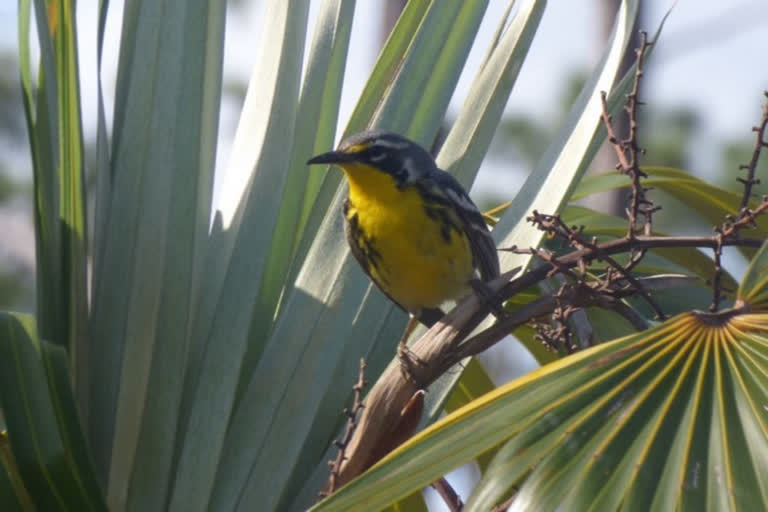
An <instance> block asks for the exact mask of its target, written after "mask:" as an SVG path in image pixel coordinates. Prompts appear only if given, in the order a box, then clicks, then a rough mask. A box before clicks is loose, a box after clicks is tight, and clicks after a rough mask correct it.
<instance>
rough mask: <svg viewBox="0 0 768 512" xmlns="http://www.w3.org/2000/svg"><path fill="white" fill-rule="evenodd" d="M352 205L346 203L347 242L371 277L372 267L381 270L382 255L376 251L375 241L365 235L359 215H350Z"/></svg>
mask: <svg viewBox="0 0 768 512" xmlns="http://www.w3.org/2000/svg"><path fill="white" fill-rule="evenodd" d="M350 204H351V203H350V202H349V200H347V201H346V202H345V203H344V218H345V219H347V224H346V225H347V241H348V242H349V245H350V247H351V248H352V252H353V253H355V255H356V256H357V259H358V261H359V262H360V265H361V266H362V267H363V270H365V272H366V273H367V274H369V275H370V273H371V267H374V268H377V269H378V268H379V263H380V262H381V253H380V252H379V251H378V250H377V249H376V246H375V245H374V241H373V240H372V239H370V238H368V237H366V236H365V235H364V234H363V230H362V229H360V220H359V219H358V216H357V213H352V214H351V215H350V213H349V212H350Z"/></svg>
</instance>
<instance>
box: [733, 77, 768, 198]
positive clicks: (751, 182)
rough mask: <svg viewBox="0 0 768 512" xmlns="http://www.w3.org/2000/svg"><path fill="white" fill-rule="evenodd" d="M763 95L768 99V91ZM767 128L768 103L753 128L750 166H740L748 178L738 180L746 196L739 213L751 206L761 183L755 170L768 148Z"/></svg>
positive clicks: (743, 196) (767, 102)
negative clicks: (755, 190)
mask: <svg viewBox="0 0 768 512" xmlns="http://www.w3.org/2000/svg"><path fill="white" fill-rule="evenodd" d="M763 94H764V95H765V97H766V99H768V91H764V92H763ZM766 126H768V101H766V102H765V105H763V116H762V119H760V123H758V125H757V126H753V127H752V131H754V132H755V147H754V149H753V150H752V159H751V160H750V161H749V163H748V164H746V165H741V166H739V170H741V171H743V170H746V171H747V177H746V178H737V180H738V181H739V182H740V183H742V184H743V185H744V194H743V195H742V196H741V206H739V211H743V210H744V209H746V208H747V207H748V206H749V200H750V198H751V197H752V187H753V186H755V185H758V184H759V183H760V180H759V179H756V178H755V170H756V169H757V163H758V162H759V161H760V152H761V151H762V149H763V148H765V147H768V142H767V141H766V140H765V129H766Z"/></svg>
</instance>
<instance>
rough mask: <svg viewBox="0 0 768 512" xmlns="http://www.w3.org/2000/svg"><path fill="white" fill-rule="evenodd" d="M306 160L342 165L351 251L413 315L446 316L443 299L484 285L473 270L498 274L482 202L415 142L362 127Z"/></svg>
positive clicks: (429, 319)
mask: <svg viewBox="0 0 768 512" xmlns="http://www.w3.org/2000/svg"><path fill="white" fill-rule="evenodd" d="M307 164H335V165H337V166H339V167H340V168H341V169H342V170H343V171H344V174H345V175H346V177H347V180H348V182H349V196H348V197H347V200H346V202H345V203H344V219H345V221H346V234H347V241H348V242H349V246H350V248H351V249H352V254H354V255H355V258H357V261H358V262H359V263H360V265H361V266H362V267H363V270H364V271H365V272H366V273H367V274H368V276H370V278H371V280H373V282H374V283H376V285H377V286H378V287H379V288H380V289H381V291H383V292H384V294H386V295H387V297H389V298H390V299H391V300H392V302H394V303H395V304H397V305H398V306H400V307H401V308H402V309H404V310H405V311H407V312H409V313H410V314H411V315H412V318H413V319H415V320H418V321H420V322H422V323H424V324H425V325H428V326H431V325H433V324H434V323H436V322H437V321H438V320H439V319H440V318H441V317H442V316H443V312H442V311H441V310H440V309H439V306H440V304H442V303H444V302H446V301H448V300H455V299H459V298H461V297H463V296H464V295H466V294H467V293H468V292H469V291H471V290H472V289H473V288H475V289H478V287H477V286H475V285H477V284H482V283H481V282H479V281H478V276H477V274H476V271H477V272H479V277H480V279H482V281H490V280H492V279H494V278H495V277H497V276H498V275H499V258H498V255H497V253H496V246H495V244H494V242H493V239H492V238H491V234H490V232H489V230H488V227H487V226H486V224H485V221H484V220H483V216H482V214H481V213H480V211H479V210H478V209H477V206H475V204H474V203H473V202H472V200H471V199H470V198H469V196H468V195H467V193H466V192H465V191H464V189H463V188H462V187H461V185H460V184H459V182H458V181H456V179H455V178H454V177H453V176H451V175H450V174H448V173H447V172H445V171H443V170H441V169H438V167H437V164H436V163H435V161H434V159H433V158H432V156H431V155H430V154H429V152H427V151H426V150H425V149H424V148H422V147H421V146H419V145H418V144H416V143H415V142H413V141H411V140H408V139H406V138H405V137H403V136H401V135H397V134H395V133H389V132H383V131H368V132H363V133H359V134H356V135H352V136H350V137H347V138H346V139H344V140H343V141H342V142H341V144H340V145H339V148H338V149H337V150H336V151H330V152H328V153H323V154H321V155H317V156H315V157H313V158H311V159H310V160H309V161H308V162H307ZM479 289H480V290H483V289H484V288H482V286H480V287H479Z"/></svg>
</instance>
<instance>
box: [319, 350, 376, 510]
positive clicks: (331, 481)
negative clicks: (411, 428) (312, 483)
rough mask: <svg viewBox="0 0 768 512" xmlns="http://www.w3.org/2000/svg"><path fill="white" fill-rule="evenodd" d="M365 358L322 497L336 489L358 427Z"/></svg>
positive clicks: (361, 359) (336, 442)
mask: <svg viewBox="0 0 768 512" xmlns="http://www.w3.org/2000/svg"><path fill="white" fill-rule="evenodd" d="M365 366H366V364H365V359H364V358H360V370H359V371H358V374H357V382H355V385H354V386H352V390H353V391H354V399H353V402H352V409H346V408H345V409H344V414H346V416H347V427H346V428H345V429H344V435H343V436H342V438H341V439H340V440H338V441H335V444H336V447H337V448H338V450H339V451H338V453H337V454H336V458H335V459H334V460H331V461H328V465H329V466H330V467H331V474H330V476H329V477H328V488H327V489H326V490H325V491H324V492H321V493H320V497H321V498H325V497H326V496H330V495H331V494H333V492H334V491H335V490H336V485H337V481H338V479H339V472H340V471H341V465H342V463H343V462H344V452H345V451H346V448H347V445H348V444H349V441H350V439H352V435H353V434H354V433H355V429H356V428H357V417H358V414H359V413H360V411H361V410H362V409H363V390H364V389H365V384H366V382H365Z"/></svg>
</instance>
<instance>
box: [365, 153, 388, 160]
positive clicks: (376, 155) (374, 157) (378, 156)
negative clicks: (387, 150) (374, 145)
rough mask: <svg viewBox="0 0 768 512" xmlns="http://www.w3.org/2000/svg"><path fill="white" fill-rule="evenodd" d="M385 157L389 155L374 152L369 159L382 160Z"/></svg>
mask: <svg viewBox="0 0 768 512" xmlns="http://www.w3.org/2000/svg"><path fill="white" fill-rule="evenodd" d="M385 158H387V155H385V154H384V153H374V154H372V155H371V156H369V157H368V160H370V161H371V162H381V161H382V160H384V159H385Z"/></svg>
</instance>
